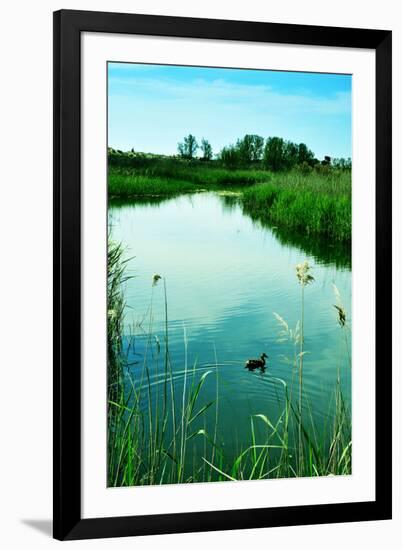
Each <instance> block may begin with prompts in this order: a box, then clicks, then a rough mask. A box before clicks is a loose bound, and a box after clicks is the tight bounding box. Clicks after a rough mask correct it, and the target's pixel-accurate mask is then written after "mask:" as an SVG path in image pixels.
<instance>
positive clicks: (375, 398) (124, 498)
mask: <svg viewBox="0 0 402 550" xmlns="http://www.w3.org/2000/svg"><path fill="white" fill-rule="evenodd" d="M54 326H55V329H54V536H55V538H57V539H61V540H65V539H83V538H99V537H116V536H130V535H146V534H157V533H175V532H190V531H208V530H215V529H219V530H224V529H243V528H255V527H269V526H286V525H299V524H314V523H329V522H331V523H332V522H346V521H348V522H349V521H362V520H380V519H389V518H391V500H392V498H391V433H392V430H391V32H390V31H385V30H365V29H350V28H332V27H315V26H300V25H288V24H286V25H285V24H277V23H275V24H273V23H263V22H261V23H257V22H244V21H223V20H222V21H221V20H208V19H190V18H180V17H162V16H154V15H152V16H151V15H129V14H123V13H99V12H82V11H68V10H67V11H66V10H62V11H58V12H56V13H55V14H54Z"/></svg>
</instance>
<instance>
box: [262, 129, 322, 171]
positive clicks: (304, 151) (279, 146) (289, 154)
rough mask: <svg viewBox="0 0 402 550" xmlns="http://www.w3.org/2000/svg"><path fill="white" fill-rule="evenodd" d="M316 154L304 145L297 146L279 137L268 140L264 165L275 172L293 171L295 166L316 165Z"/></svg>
mask: <svg viewBox="0 0 402 550" xmlns="http://www.w3.org/2000/svg"><path fill="white" fill-rule="evenodd" d="M315 162H316V161H315V158H314V154H313V153H312V151H310V150H309V149H308V147H307V146H306V145H305V144H304V143H300V144H299V145H297V144H296V143H293V142H292V141H285V140H284V139H282V138H279V137H271V138H268V139H267V141H266V143H265V148H264V164H265V166H266V167H267V168H268V169H269V170H272V171H273V172H279V171H282V170H291V169H292V168H294V167H295V166H297V165H299V164H301V165H304V164H307V165H309V166H312V165H314V163H315Z"/></svg>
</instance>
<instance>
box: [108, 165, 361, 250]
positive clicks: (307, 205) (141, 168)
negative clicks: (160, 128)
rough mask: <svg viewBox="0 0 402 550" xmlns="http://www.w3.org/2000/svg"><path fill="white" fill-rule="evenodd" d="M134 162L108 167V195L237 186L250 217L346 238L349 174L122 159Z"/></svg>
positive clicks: (168, 194)
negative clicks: (270, 170) (231, 167)
mask: <svg viewBox="0 0 402 550" xmlns="http://www.w3.org/2000/svg"><path fill="white" fill-rule="evenodd" d="M128 161H131V162H132V163H133V165H130V164H127V165H123V166H116V165H110V166H109V180H108V185H109V197H110V198H111V199H125V200H130V199H136V198H139V197H172V196H177V195H180V194H182V193H192V192H193V193H194V192H197V191H203V190H226V189H237V190H238V191H241V197H240V199H239V200H240V201H241V203H242V205H243V209H244V212H245V213H246V214H248V215H250V216H251V217H252V218H253V219H254V220H260V221H261V222H263V223H264V222H265V223H267V224H270V225H276V226H279V227H280V228H282V229H287V230H290V231H293V232H294V233H298V234H300V235H307V236H309V235H320V236H324V237H328V238H330V239H332V240H335V241H343V242H350V240H351V223H352V208H351V172H350V171H348V170H335V169H324V168H326V167H324V168H323V167H319V168H321V169H317V170H310V171H309V172H307V173H303V171H302V170H293V171H291V172H284V173H283V172H282V173H277V172H276V173H273V172H269V171H267V170H262V169H257V168H249V169H242V170H230V169H226V168H223V167H221V166H219V164H217V163H216V162H215V161H214V162H201V161H185V160H179V159H166V158H157V157H156V158H141V159H140V160H138V159H135V158H134V157H133V158H129V157H127V159H126V162H128Z"/></svg>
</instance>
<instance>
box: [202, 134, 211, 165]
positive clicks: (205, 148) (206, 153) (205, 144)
mask: <svg viewBox="0 0 402 550" xmlns="http://www.w3.org/2000/svg"><path fill="white" fill-rule="evenodd" d="M201 151H202V160H211V159H212V147H211V144H210V143H209V141H208V140H207V139H205V138H202V140H201Z"/></svg>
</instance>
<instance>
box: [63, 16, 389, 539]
mask: <svg viewBox="0 0 402 550" xmlns="http://www.w3.org/2000/svg"><path fill="white" fill-rule="evenodd" d="M83 32H97V33H99V32H102V33H120V34H141V35H153V36H167V37H191V38H201V39H219V40H236V41H251V42H271V43H282V44H300V45H315V46H333V47H337V46H338V47H339V46H341V47H346V48H369V49H372V50H375V55H376V77H375V82H376V92H375V94H376V118H375V122H376V157H375V160H376V358H375V359H376V378H375V384H376V396H375V406H376V413H375V414H376V422H375V427H374V426H373V429H375V430H376V434H377V436H376V452H375V462H376V466H375V468H376V484H375V489H376V497H375V500H374V501H370V502H353V503H343V504H324V505H306V506H291V507H278V508H259V509H253V510H252V512H251V511H250V510H248V509H243V510H230V511H217V512H216V511H208V512H192V513H175V514H163V515H159V514H158V515H146V516H130V517H105V518H96V519H82V515H81V475H82V472H81V405H80V402H81V184H80V171H81V143H80V134H81V106H80V95H81V84H80V83H81V77H80V73H81V59H80V55H81V50H80V37H81V33H83ZM391 40H392V35H391V32H390V31H385V30H368V29H353V28H335V27H318V26H309V25H289V24H276V23H260V22H244V21H224V20H212V19H194V18H182V17H165V16H154V15H133V14H124V13H101V12H88V11H71V10H61V11H57V12H55V13H54V527H53V529H54V531H53V534H54V537H55V538H57V539H60V540H72V539H87V538H100V537H120V536H132V535H149V534H160V533H178V532H191V531H193V532H196V531H211V530H226V529H246V528H256V527H269V526H288V525H306V524H319V523H335V522H351V521H363V520H381V519H390V518H391V511H392V492H391V483H392V479H391V475H392V474H391V472H392V458H391V457H392V454H391V451H392V444H391V437H392V424H391V408H392V404H391V395H392V392H391V383H392V380H391V357H392V354H391V344H392V342H391V328H390V327H391V306H392V294H391V292H392V291H391V277H392V275H391V267H392V260H391V237H392V234H391V231H392V229H391V161H392V157H391V136H392V119H391V48H392V47H391Z"/></svg>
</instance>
